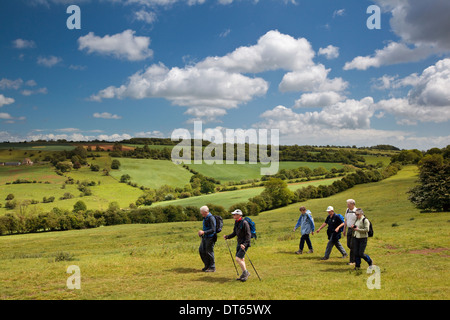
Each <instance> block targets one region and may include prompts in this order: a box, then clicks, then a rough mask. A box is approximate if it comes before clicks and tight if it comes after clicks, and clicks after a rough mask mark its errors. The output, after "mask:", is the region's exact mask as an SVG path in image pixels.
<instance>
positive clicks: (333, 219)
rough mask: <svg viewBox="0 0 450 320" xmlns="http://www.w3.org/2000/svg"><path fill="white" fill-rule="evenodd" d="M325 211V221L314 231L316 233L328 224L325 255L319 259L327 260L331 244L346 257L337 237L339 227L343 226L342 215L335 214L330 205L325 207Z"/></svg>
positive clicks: (339, 232)
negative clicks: (326, 215)
mask: <svg viewBox="0 0 450 320" xmlns="http://www.w3.org/2000/svg"><path fill="white" fill-rule="evenodd" d="M327 212H328V217H327V218H326V219H325V222H324V223H323V224H322V225H321V226H320V228H319V229H317V231H316V232H317V233H319V232H320V230H322V229H323V228H324V227H325V226H326V225H328V229H327V235H328V244H327V248H326V249H325V255H324V257H323V258H321V259H320V260H328V259H329V258H330V253H331V249H333V246H336V248H337V249H338V250H339V252H340V253H341V254H342V258H346V257H347V256H348V255H347V252H346V251H345V249H344V247H343V246H342V245H341V243H340V242H339V239H340V238H341V228H342V227H343V226H344V217H343V216H342V215H340V214H336V213H335V212H334V208H333V207H332V206H329V207H328V208H327Z"/></svg>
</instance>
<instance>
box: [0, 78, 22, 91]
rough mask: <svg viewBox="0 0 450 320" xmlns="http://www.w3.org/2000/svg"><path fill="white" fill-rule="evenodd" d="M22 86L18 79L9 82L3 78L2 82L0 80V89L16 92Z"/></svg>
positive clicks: (20, 80)
mask: <svg viewBox="0 0 450 320" xmlns="http://www.w3.org/2000/svg"><path fill="white" fill-rule="evenodd" d="M22 84H23V80H22V79H20V78H19V79H17V80H9V79H6V78H3V79H2V80H0V89H14V90H17V89H19V88H20V87H21V86H22Z"/></svg>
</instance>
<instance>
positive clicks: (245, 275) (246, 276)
mask: <svg viewBox="0 0 450 320" xmlns="http://www.w3.org/2000/svg"><path fill="white" fill-rule="evenodd" d="M248 277H250V272H248V270H245V271H244V272H242V275H241V278H240V279H239V280H241V281H242V282H245V281H247V279H248Z"/></svg>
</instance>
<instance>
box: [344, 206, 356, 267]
mask: <svg viewBox="0 0 450 320" xmlns="http://www.w3.org/2000/svg"><path fill="white" fill-rule="evenodd" d="M355 212H356V206H355V200H353V199H348V200H347V210H346V211H345V216H344V217H345V224H344V237H345V236H347V247H348V248H349V249H350V261H349V262H348V263H347V264H348V265H354V264H355V252H354V251H353V229H352V226H353V225H354V224H355V222H356V214H355Z"/></svg>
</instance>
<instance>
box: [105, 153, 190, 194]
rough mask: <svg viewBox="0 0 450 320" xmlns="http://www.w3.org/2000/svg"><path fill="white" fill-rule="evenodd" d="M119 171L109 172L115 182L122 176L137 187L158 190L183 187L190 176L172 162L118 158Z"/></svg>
mask: <svg viewBox="0 0 450 320" xmlns="http://www.w3.org/2000/svg"><path fill="white" fill-rule="evenodd" d="M118 160H119V161H120V164H121V166H120V169H119V170H111V173H110V174H111V176H113V177H115V178H116V179H117V180H119V179H120V177H121V176H122V175H124V174H128V175H130V177H131V181H132V182H135V183H137V184H138V185H139V186H145V187H150V188H158V187H160V186H162V185H165V184H167V185H169V186H172V187H184V186H185V185H186V184H188V183H189V180H190V178H191V176H192V174H191V173H190V172H189V171H187V170H186V169H184V168H183V167H182V166H177V165H176V164H174V163H173V162H172V161H167V160H149V159H129V158H120V159H118Z"/></svg>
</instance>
